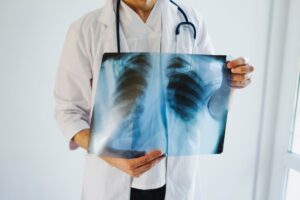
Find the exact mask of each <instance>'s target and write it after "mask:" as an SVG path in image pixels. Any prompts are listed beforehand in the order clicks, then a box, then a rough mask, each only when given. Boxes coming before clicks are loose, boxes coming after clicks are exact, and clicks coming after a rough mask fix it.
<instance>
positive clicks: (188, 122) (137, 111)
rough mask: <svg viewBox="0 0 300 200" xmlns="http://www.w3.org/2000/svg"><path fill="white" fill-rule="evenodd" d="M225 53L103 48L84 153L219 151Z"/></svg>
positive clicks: (223, 117) (225, 82)
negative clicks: (115, 50)
mask: <svg viewBox="0 0 300 200" xmlns="http://www.w3.org/2000/svg"><path fill="white" fill-rule="evenodd" d="M225 63H226V56H214V55H193V54H159V53H121V54H118V53H106V54H105V55H104V57H103V61H102V65H101V68H100V70H99V82H98V84H97V89H96V96H95V100H94V107H93V113H92V123H91V124H92V125H91V137H90V141H89V149H88V150H89V153H92V154H96V155H99V156H113V157H121V158H134V157H139V156H141V155H143V154H144V153H145V152H147V151H150V150H154V149H158V150H161V151H162V152H164V153H165V154H166V155H167V156H188V155H200V154H218V153H222V151H223V143H224V136H225V127H226V119H227V112H228V99H229V95H230V86H229V81H230V76H229V72H228V71H227V69H226V67H225Z"/></svg>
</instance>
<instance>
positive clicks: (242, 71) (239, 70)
mask: <svg viewBox="0 0 300 200" xmlns="http://www.w3.org/2000/svg"><path fill="white" fill-rule="evenodd" d="M253 71H254V67H253V66H252V65H243V66H239V67H236V68H232V69H231V73H233V74H246V73H251V72H253Z"/></svg>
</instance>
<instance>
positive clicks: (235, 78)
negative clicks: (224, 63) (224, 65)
mask: <svg viewBox="0 0 300 200" xmlns="http://www.w3.org/2000/svg"><path fill="white" fill-rule="evenodd" d="M251 78H252V75H251V74H232V75H231V77H230V80H231V81H244V80H247V79H251Z"/></svg>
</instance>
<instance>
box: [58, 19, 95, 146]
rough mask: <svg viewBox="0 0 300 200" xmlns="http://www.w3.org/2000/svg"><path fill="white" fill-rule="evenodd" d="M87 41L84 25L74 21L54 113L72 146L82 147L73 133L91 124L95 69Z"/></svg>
mask: <svg viewBox="0 0 300 200" xmlns="http://www.w3.org/2000/svg"><path fill="white" fill-rule="evenodd" d="M87 43H88V42H87V41H86V39H85V37H84V34H83V33H82V30H81V28H80V26H78V24H74V23H73V24H72V25H71V26H70V28H69V29H68V32H67V35H66V37H65V42H64V46H63V50H62V54H61V58H60V62H59V66H58V70H57V74H56V80H55V86H54V99H55V109H54V117H55V119H56V121H57V124H58V126H59V128H60V129H61V131H62V133H63V135H64V137H65V138H66V140H67V142H68V143H69V149H70V150H74V149H77V148H78V147H79V146H78V145H77V144H76V143H75V142H74V141H73V140H72V138H73V136H74V135H75V134H76V133H78V132H79V131H81V130H83V129H87V128H90V122H89V113H90V107H91V95H92V94H91V93H92V88H91V82H92V70H91V62H90V60H91V57H90V55H91V54H90V51H89V47H88V45H87Z"/></svg>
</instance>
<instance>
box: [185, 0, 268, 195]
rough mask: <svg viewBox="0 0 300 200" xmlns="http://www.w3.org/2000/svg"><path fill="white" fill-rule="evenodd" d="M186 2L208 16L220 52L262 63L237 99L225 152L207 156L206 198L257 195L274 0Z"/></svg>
mask: <svg viewBox="0 0 300 200" xmlns="http://www.w3.org/2000/svg"><path fill="white" fill-rule="evenodd" d="M185 1H186V2H187V3H189V4H192V5H193V6H194V8H197V9H199V11H200V12H201V13H202V15H203V16H204V18H205V19H206V23H207V26H208V28H209V31H210V34H211V37H212V39H213V42H214V44H215V48H216V53H218V54H231V55H234V56H240V55H243V56H247V57H249V58H250V60H251V62H252V63H253V64H254V65H255V67H256V69H255V74H254V75H255V76H254V79H253V84H252V85H251V86H250V87H249V88H247V89H245V90H242V91H238V92H236V94H235V98H234V100H233V102H232V107H231V111H230V116H229V121H228V126H227V135H226V138H225V149H224V154H223V155H220V156H206V157H203V159H202V167H201V171H202V177H203V181H202V182H203V188H202V191H203V196H204V199H205V200H250V199H253V196H252V195H253V194H252V193H253V190H254V186H255V165H256V153H257V145H258V142H259V139H260V138H259V130H260V116H261V103H262V98H263V96H262V95H263V83H264V82H263V81H264V72H265V70H266V69H265V68H266V56H267V47H268V30H269V12H270V9H271V1H270V0H243V1H241V0H226V1H218V0H209V1H205V0H197V1H195V0H185Z"/></svg>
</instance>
